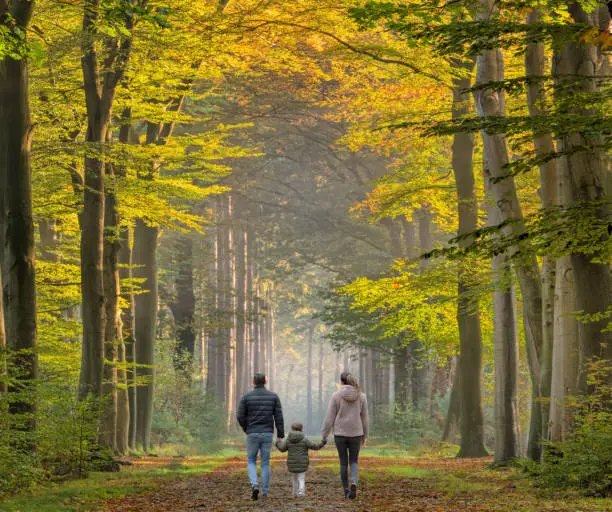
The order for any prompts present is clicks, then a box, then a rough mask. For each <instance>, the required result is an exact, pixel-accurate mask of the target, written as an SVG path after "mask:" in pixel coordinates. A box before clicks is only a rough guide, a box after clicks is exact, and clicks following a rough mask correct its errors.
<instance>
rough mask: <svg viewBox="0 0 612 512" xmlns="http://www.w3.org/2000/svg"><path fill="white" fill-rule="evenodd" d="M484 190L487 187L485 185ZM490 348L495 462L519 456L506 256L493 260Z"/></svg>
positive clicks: (493, 210)
mask: <svg viewBox="0 0 612 512" xmlns="http://www.w3.org/2000/svg"><path fill="white" fill-rule="evenodd" d="M486 187H487V189H489V188H490V184H489V183H486ZM498 224H500V214H499V209H498V208H497V206H496V205H495V204H492V205H491V206H490V207H489V225H491V226H496V225H498ZM492 270H493V279H494V285H495V289H494V291H493V345H494V360H495V462H496V463H506V462H508V461H510V460H512V459H516V458H518V457H519V455H520V454H519V440H520V436H519V426H518V425H519V424H518V422H519V413H518V362H519V360H518V336H517V332H516V325H517V323H516V318H515V308H514V294H513V293H512V284H511V283H512V281H511V276H510V261H509V258H508V256H507V254H505V253H501V254H498V255H496V256H494V257H493V260H492Z"/></svg>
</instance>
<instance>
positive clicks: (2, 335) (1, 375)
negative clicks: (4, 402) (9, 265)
mask: <svg viewBox="0 0 612 512" xmlns="http://www.w3.org/2000/svg"><path fill="white" fill-rule="evenodd" d="M2 295H3V293H2V270H1V265H0V394H2V393H6V391H7V389H8V375H7V373H6V332H5V330H4V305H3V301H2Z"/></svg>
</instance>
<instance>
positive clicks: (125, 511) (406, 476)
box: [102, 450, 612, 512]
mask: <svg viewBox="0 0 612 512" xmlns="http://www.w3.org/2000/svg"><path fill="white" fill-rule="evenodd" d="M491 460H492V459H472V460H469V459H468V460H465V459H460V460H458V459H410V460H406V459H392V458H376V457H368V456H365V457H363V458H361V460H360V463H359V466H360V486H359V493H358V497H357V499H356V500H350V501H346V500H344V498H343V491H342V489H341V485H340V481H339V480H340V479H339V476H338V462H337V458H336V457H335V454H334V453H333V452H332V451H331V450H330V451H328V452H326V453H320V452H319V453H316V454H315V455H314V457H313V459H312V464H311V469H310V471H308V473H307V476H306V491H307V495H306V497H305V498H292V497H291V481H290V478H289V475H288V473H287V470H286V467H285V461H284V458H281V457H278V456H277V457H274V458H273V461H272V482H271V490H270V496H269V497H268V498H260V499H259V500H258V501H256V502H253V501H251V499H250V495H251V493H250V489H249V484H248V478H247V474H246V457H234V458H231V459H227V460H226V461H224V462H223V464H222V465H221V466H220V467H219V468H218V469H216V470H214V471H212V472H209V473H204V474H202V475H201V476H187V477H185V478H184V479H182V480H166V481H163V482H160V487H159V489H158V490H157V491H155V492H153V493H149V494H143V495H139V496H129V497H127V498H123V499H116V500H112V501H109V502H107V503H106V504H105V505H104V506H103V508H102V510H104V511H105V512H182V511H191V512H192V511H200V512H202V511H211V512H222V511H223V512H230V511H247V510H248V511H253V512H259V511H261V512H271V511H274V512H284V511H290V512H291V511H302V512H309V511H312V512H315V511H316V512H331V511H340V512H342V511H359V512H362V511H363V512H365V511H372V512H379V511H385V512H387V511H392V512H408V511H410V512H485V511H486V512H544V511H546V512H577V511H581V512H586V511H594V512H595V511H596V512H604V511H612V500H583V499H579V498H572V499H570V498H568V497H563V498H562V499H558V498H556V497H555V496H549V497H548V498H543V497H540V496H538V495H537V491H536V490H535V489H533V487H532V486H531V485H530V483H529V481H528V480H525V479H521V478H520V475H519V472H518V470H513V471H492V470H490V469H487V464H488V463H490V462H491ZM148 462H150V461H148ZM158 462H159V463H163V462H162V461H161V460H160V461H158ZM143 463H147V461H142V462H140V464H143ZM166 463H168V462H167V461H166ZM137 464H138V463H137Z"/></svg>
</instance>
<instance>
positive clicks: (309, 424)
mask: <svg viewBox="0 0 612 512" xmlns="http://www.w3.org/2000/svg"><path fill="white" fill-rule="evenodd" d="M313 338H314V327H313V326H310V327H308V334H307V338H306V343H307V344H308V348H307V361H306V432H312V431H313V425H314V422H313V417H312V351H313V344H314V340H313Z"/></svg>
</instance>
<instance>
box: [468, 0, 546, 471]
mask: <svg viewBox="0 0 612 512" xmlns="http://www.w3.org/2000/svg"><path fill="white" fill-rule="evenodd" d="M489 3H490V2H489V0H483V1H482V4H483V5H484V6H485V7H486V8H487V9H489V8H490V7H491V6H490V5H489ZM503 79H504V60H503V55H502V52H501V50H500V49H499V48H495V49H492V50H486V51H485V52H483V53H482V54H481V55H479V56H478V59H477V73H476V85H478V86H481V87H482V86H485V85H486V84H490V83H492V82H500V81H503ZM474 99H475V103H476V109H477V111H478V115H479V116H480V117H481V118H488V117H504V116H505V114H506V108H505V100H504V93H503V91H502V92H499V91H497V90H496V89H495V88H486V87H483V88H480V89H478V90H476V91H475V92H474ZM482 139H483V145H484V155H485V160H486V161H487V166H486V168H485V174H486V176H485V178H486V180H487V181H488V182H489V183H490V190H491V196H492V198H493V200H494V201H495V203H496V204H497V207H498V208H499V211H500V213H501V220H502V222H506V223H507V224H506V225H505V226H504V228H503V230H504V233H505V234H506V235H508V236H511V237H517V238H518V237H521V236H524V235H525V234H526V228H525V223H524V221H523V213H522V210H521V206H520V204H519V200H518V195H517V192H516V185H515V182H514V177H513V176H511V175H509V174H508V170H507V168H506V165H507V164H508V162H509V158H508V147H507V143H506V137H505V135H504V134H497V133H487V132H486V131H484V130H483V131H482ZM517 250H518V246H514V247H511V248H510V249H509V256H513V255H514V254H516V251H517ZM515 271H516V274H517V277H518V281H519V284H520V287H521V292H522V297H523V325H524V328H525V338H526V340H527V354H528V359H529V367H530V371H531V378H532V389H533V408H532V423H531V428H530V436H529V445H528V449H527V453H528V456H529V457H530V458H532V459H534V460H538V459H539V458H540V453H541V452H540V441H541V439H540V435H541V430H542V429H541V425H540V424H541V419H542V417H541V414H540V413H539V401H538V395H539V385H538V384H539V375H540V358H541V355H542V343H543V342H542V324H543V322H542V287H541V282H540V270H539V267H538V262H537V260H536V257H535V254H533V255H526V256H525V257H524V258H523V261H521V262H520V263H518V264H516V265H515Z"/></svg>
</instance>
